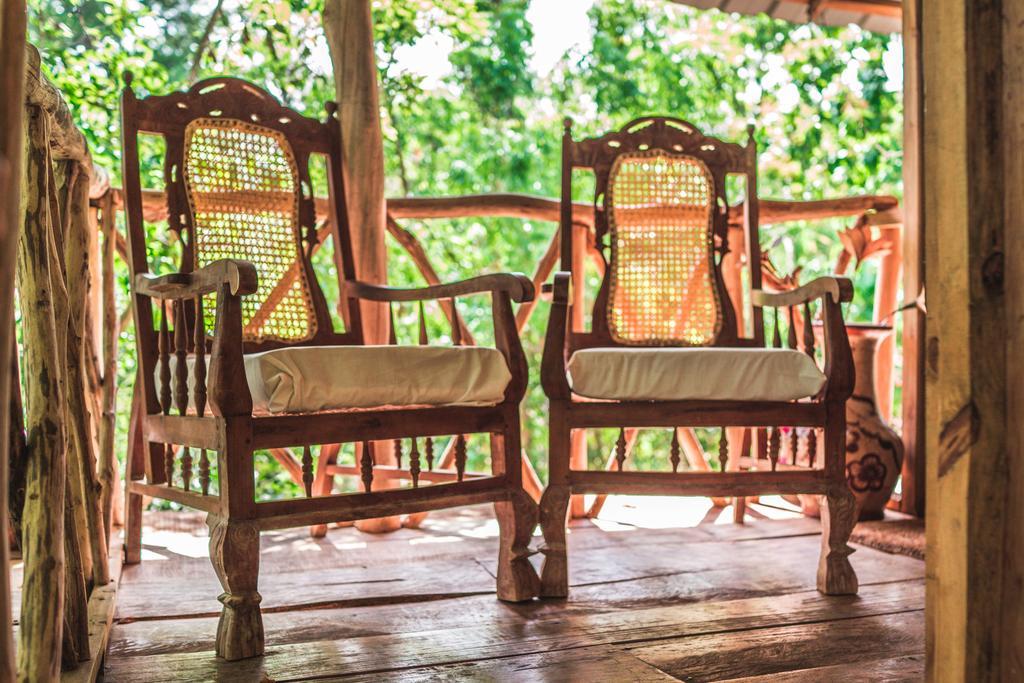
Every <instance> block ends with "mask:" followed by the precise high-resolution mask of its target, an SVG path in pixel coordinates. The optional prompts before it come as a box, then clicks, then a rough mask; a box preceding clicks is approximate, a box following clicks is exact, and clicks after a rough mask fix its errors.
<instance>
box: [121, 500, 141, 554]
mask: <svg viewBox="0 0 1024 683" xmlns="http://www.w3.org/2000/svg"><path fill="white" fill-rule="evenodd" d="M127 489H128V481H127V480H126V481H125V496H124V508H125V509H124V563H125V564H138V563H139V562H142V496H140V495H139V494H137V493H129V492H128V490H127Z"/></svg>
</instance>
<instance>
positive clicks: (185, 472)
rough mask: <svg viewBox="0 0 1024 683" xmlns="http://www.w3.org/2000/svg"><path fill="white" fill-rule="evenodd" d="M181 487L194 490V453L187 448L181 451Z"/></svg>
mask: <svg viewBox="0 0 1024 683" xmlns="http://www.w3.org/2000/svg"><path fill="white" fill-rule="evenodd" d="M181 487H182V488H183V489H185V490H186V491H191V490H192V451H190V450H189V449H188V446H185V447H184V448H183V449H182V451H181Z"/></svg>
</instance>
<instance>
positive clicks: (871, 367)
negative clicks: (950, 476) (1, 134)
mask: <svg viewBox="0 0 1024 683" xmlns="http://www.w3.org/2000/svg"><path fill="white" fill-rule="evenodd" d="M846 332H847V335H848V336H849V338H850V348H851V350H852V351H853V364H854V371H855V378H856V379H855V383H854V387H853V396H851V397H850V400H849V401H847V403H846V482H847V484H848V485H849V486H850V490H851V491H853V495H854V497H855V498H856V499H857V519H858V520H861V521H864V520H870V519H882V517H883V516H884V515H885V507H886V504H888V502H889V498H890V497H891V496H892V492H893V489H894V488H895V486H896V480H897V479H898V478H899V475H900V470H901V468H902V467H903V441H901V440H900V437H899V435H898V434H897V433H896V432H895V431H894V430H893V429H892V427H890V426H889V425H888V424H886V422H885V420H884V419H883V418H882V416H881V415H880V414H879V413H878V402H877V393H876V387H875V358H876V354H877V351H878V345H879V344H880V343H881V342H882V341H883V340H884V339H885V338H886V337H888V336H889V335H890V334H892V328H891V327H888V326H880V325H857V324H849V325H847V326H846ZM800 502H801V505H802V507H803V510H804V513H805V514H807V515H811V516H814V517H818V516H820V514H821V513H820V510H819V499H818V496H803V495H802V496H800Z"/></svg>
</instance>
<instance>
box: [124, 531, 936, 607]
mask: <svg viewBox="0 0 1024 683" xmlns="http://www.w3.org/2000/svg"><path fill="white" fill-rule="evenodd" d="M818 544H819V539H818V537H817V536H803V535H802V536H785V537H780V538H767V539H759V540H749V541H744V542H743V544H742V545H744V546H748V547H746V548H745V549H744V551H743V552H737V548H736V543H734V542H723V541H706V542H702V543H700V544H696V545H685V544H664V545H654V546H651V545H648V544H646V543H639V544H635V545H630V546H628V547H625V548H624V547H622V546H617V545H616V546H603V547H596V548H595V547H590V548H577V547H576V545H575V542H574V541H573V540H572V539H570V584H571V585H572V586H574V587H586V586H591V585H599V584H605V583H609V582H613V583H616V584H622V586H621V587H620V588H619V589H617V593H618V594H619V595H622V596H633V597H634V598H635V599H636V600H638V601H641V604H642V601H645V600H646V599H647V598H648V597H650V598H652V599H654V600H663V599H672V598H673V596H676V597H678V598H679V599H685V594H686V592H692V591H693V589H694V588H695V587H698V586H701V584H702V581H704V578H702V577H701V576H695V577H694V578H693V579H692V580H691V579H688V578H673V577H680V575H689V574H694V575H700V574H703V573H706V572H715V571H716V570H720V569H729V570H730V578H726V577H723V576H718V575H712V576H709V577H708V582H706V583H705V584H704V585H705V587H706V588H707V591H706V593H705V594H704V597H708V596H709V595H715V594H716V593H715V592H714V591H715V590H719V591H723V592H722V593H720V595H721V596H722V597H724V596H726V595H730V594H731V595H734V596H735V595H736V594H737V591H738V592H739V593H740V594H743V593H746V592H747V591H749V590H755V591H760V592H762V593H764V592H782V591H786V590H798V589H799V588H800V587H803V586H813V585H814V582H815V575H816V572H817V554H818ZM428 545H429V544H428ZM488 546H490V547H487V548H486V549H484V548H481V547H478V546H474V547H472V548H467V549H466V550H467V554H465V555H462V556H461V557H460V556H458V555H453V554H447V555H445V556H444V557H445V559H443V560H439V561H428V560H424V559H419V560H414V559H413V558H409V559H405V558H403V557H402V554H400V553H398V554H395V555H391V556H390V557H389V558H388V561H386V562H385V561H380V562H376V561H373V560H371V559H369V558H368V559H367V560H366V561H365V562H363V563H360V564H359V565H351V564H350V565H348V566H342V567H333V568H317V567H312V568H311V567H309V566H308V565H307V563H306V562H305V557H306V555H305V554H303V555H302V557H303V562H301V563H298V562H294V561H293V563H292V565H291V567H290V571H267V570H264V569H262V568H261V574H260V583H259V586H260V593H261V594H262V595H263V608H264V609H265V610H275V609H282V608H285V607H310V606H332V605H333V606H342V605H346V606H354V605H358V604H367V603H375V602H376V603H386V602H388V601H395V600H398V601H409V600H412V599H417V600H426V599H436V598H437V597H445V596H458V595H473V594H482V593H493V591H494V578H493V575H494V572H495V557H496V555H497V541H496V539H491V540H490V541H489V543H488ZM477 553H478V554H477ZM474 555H476V556H474ZM296 556H298V553H296V555H293V557H296ZM396 557H397V558H399V559H398V560H396ZM261 560H262V556H261ZM852 562H853V566H854V569H856V570H857V572H858V575H859V576H860V578H861V581H862V583H874V582H877V581H887V580H900V579H907V578H918V577H922V576H923V567H924V565H923V563H921V562H920V561H918V560H914V559H912V558H908V557H902V556H892V555H887V554H885V553H881V552H880V551H877V550H871V549H867V548H864V549H859V550H858V552H857V553H855V554H854V556H853V559H852ZM733 577H734V578H733ZM636 581H640V582H641V583H638V584H637V585H635V586H633V585H630V582H636ZM657 584H661V585H663V586H664V587H665V588H664V590H663V591H660V590H659V591H652V590H651V588H650V586H651V585H657ZM757 584H760V586H758V585H757ZM183 585H188V587H189V589H188V591H182V590H181V586H183ZM681 590H682V591H684V592H683V593H682V594H680V593H679V591H681ZM666 591H667V593H666ZM220 592H221V587H220V584H219V582H218V581H217V578H216V575H215V574H214V572H213V569H212V566H211V565H209V563H208V562H206V563H203V565H201V566H199V567H195V568H194V570H193V571H190V572H188V573H183V574H181V575H178V576H175V577H173V578H172V577H164V576H160V577H154V576H150V577H148V578H146V579H145V580H142V579H140V578H139V575H138V574H136V573H129V572H126V573H125V575H124V577H123V579H122V584H121V593H120V596H119V599H118V601H119V603H118V613H117V619H118V621H119V622H125V621H129V620H139V619H153V618H158V617H184V616H202V615H215V614H217V613H219V611H220V604H219V603H218V602H217V600H216V596H217V595H219V594H220ZM747 594H749V593H747Z"/></svg>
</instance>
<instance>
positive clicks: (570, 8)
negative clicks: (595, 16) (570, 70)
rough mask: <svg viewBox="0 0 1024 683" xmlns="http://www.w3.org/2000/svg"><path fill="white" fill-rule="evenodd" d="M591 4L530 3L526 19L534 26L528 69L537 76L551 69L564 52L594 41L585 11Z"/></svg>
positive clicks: (574, 0) (570, 0)
mask: <svg viewBox="0 0 1024 683" xmlns="http://www.w3.org/2000/svg"><path fill="white" fill-rule="evenodd" d="M593 4H594V0H531V2H530V9H529V10H527V12H526V19H527V21H529V22H530V24H532V25H533V50H532V52H533V58H532V59H531V60H530V67H531V68H532V69H533V70H534V71H535V72H536V73H539V74H544V73H547V72H548V71H550V70H551V69H552V68H554V66H555V64H556V63H557V62H558V60H559V59H561V58H562V55H564V54H565V52H566V50H568V49H569V48H571V47H575V46H578V45H579V46H582V47H583V49H584V51H586V50H587V49H589V47H590V43H591V41H592V40H593V33H592V31H591V27H590V21H589V20H588V19H587V11H588V10H589V9H590V8H591V6H592V5H593Z"/></svg>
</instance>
